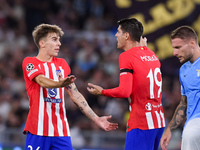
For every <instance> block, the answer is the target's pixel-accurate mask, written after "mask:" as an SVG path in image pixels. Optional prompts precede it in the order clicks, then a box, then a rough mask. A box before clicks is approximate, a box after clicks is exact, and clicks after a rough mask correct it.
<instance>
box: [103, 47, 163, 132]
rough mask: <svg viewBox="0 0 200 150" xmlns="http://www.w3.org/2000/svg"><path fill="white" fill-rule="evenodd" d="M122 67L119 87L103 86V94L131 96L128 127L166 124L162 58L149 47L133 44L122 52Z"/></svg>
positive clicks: (154, 127) (152, 126)
mask: <svg viewBox="0 0 200 150" xmlns="http://www.w3.org/2000/svg"><path fill="white" fill-rule="evenodd" d="M119 69H120V72H121V73H120V85H119V87H117V88H114V89H107V90H103V91H102V94H103V95H105V96H111V97H129V101H130V109H131V110H130V117H129V120H128V124H127V131H130V130H131V129H136V128H139V129H142V130H147V129H156V128H162V127H165V119H164V114H163V108H162V103H161V97H162V78H161V72H160V61H159V59H158V58H157V57H156V55H155V54H154V52H153V51H151V50H150V49H148V48H147V47H134V48H131V49H130V50H128V51H125V52H123V53H122V54H121V55H120V57H119Z"/></svg>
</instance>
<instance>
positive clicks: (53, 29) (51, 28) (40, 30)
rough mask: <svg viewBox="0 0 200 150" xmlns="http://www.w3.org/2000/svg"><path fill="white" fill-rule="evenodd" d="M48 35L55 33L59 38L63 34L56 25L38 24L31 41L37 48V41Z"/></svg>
mask: <svg viewBox="0 0 200 150" xmlns="http://www.w3.org/2000/svg"><path fill="white" fill-rule="evenodd" d="M48 33H56V34H58V35H59V36H60V37H61V36H63V34H64V32H63V31H62V29H61V28H60V27H59V26H57V25H50V24H40V25H38V26H36V27H35V29H34V30H33V32H32V36H33V40H34V42H35V44H36V46H37V47H38V48H39V41H40V40H41V39H42V38H44V37H46V36H47V35H48Z"/></svg>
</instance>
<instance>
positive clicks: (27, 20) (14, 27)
mask: <svg viewBox="0 0 200 150" xmlns="http://www.w3.org/2000/svg"><path fill="white" fill-rule="evenodd" d="M41 23H49V24H57V25H59V26H60V27H61V28H62V29H63V30H64V32H65V34H64V37H63V38H62V39H61V42H62V46H61V49H60V52H59V53H60V54H59V57H63V58H65V59H66V61H67V62H68V64H69V65H70V67H71V71H72V74H74V75H75V76H76V78H77V80H76V81H75V82H76V85H77V87H78V90H79V91H80V92H81V93H82V94H83V95H84V96H85V98H86V99H87V101H88V103H89V105H90V106H91V107H92V108H93V109H94V111H95V112H96V113H97V114H98V115H112V119H111V120H112V122H117V123H119V129H118V130H122V131H124V132H125V130H126V122H127V118H128V116H129V108H128V107H129V106H128V100H127V99H111V98H108V97H103V96H98V97H97V96H93V95H91V94H90V93H89V92H88V91H87V89H86V87H87V83H88V82H91V83H94V84H99V85H101V86H103V87H104V88H112V87H116V86H118V84H119V80H118V78H119V70H118V57H119V55H120V53H121V52H122V51H121V50H118V49H116V38H115V37H114V35H115V31H116V27H117V24H116V20H115V19H114V14H112V12H110V11H109V9H108V8H106V7H105V5H104V4H103V1H101V0H0V131H3V130H6V129H7V128H19V129H21V130H23V127H24V124H25V121H26V117H27V113H28V110H29V100H28V97H27V94H26V89H25V83H24V79H23V73H22V61H23V59H24V58H25V57H26V56H36V55H37V52H38V49H37V47H36V46H35V44H34V42H33V39H32V35H31V33H32V30H33V28H34V27H35V26H36V25H38V24H41ZM161 63H162V68H161V69H162V72H163V106H164V113H165V117H166V122H167V123H168V122H169V121H170V120H171V117H172V114H173V112H174V109H175V108H176V106H177V104H178V103H179V101H180V83H179V80H178V68H179V67H180V64H179V62H178V60H176V58H174V57H170V58H167V59H166V60H161ZM66 110H67V117H68V121H69V123H70V126H71V130H72V132H73V129H75V131H76V130H77V129H78V130H80V129H81V130H100V129H99V128H98V127H97V126H96V125H95V124H94V123H91V121H89V120H88V119H87V118H86V117H85V116H84V115H83V114H82V113H81V111H80V110H79V109H78V108H77V107H76V106H75V105H74V104H73V103H72V101H71V100H70V98H69V97H68V95H67V94H66ZM181 130H182V126H181V127H180V131H181Z"/></svg>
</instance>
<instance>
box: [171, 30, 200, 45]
mask: <svg viewBox="0 0 200 150" xmlns="http://www.w3.org/2000/svg"><path fill="white" fill-rule="evenodd" d="M175 38H180V39H183V40H185V39H194V40H195V42H196V43H198V38H197V34H196V32H195V31H194V30H193V29H192V28H191V27H189V26H180V27H178V28H177V29H175V30H174V31H172V33H171V39H175Z"/></svg>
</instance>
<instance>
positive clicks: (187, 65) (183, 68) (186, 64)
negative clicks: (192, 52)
mask: <svg viewBox="0 0 200 150" xmlns="http://www.w3.org/2000/svg"><path fill="white" fill-rule="evenodd" d="M190 66H191V64H190V62H189V61H187V62H185V63H184V64H182V65H181V67H180V71H182V70H186V69H187V68H188V67H189V68H190Z"/></svg>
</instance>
